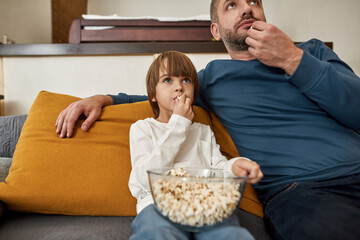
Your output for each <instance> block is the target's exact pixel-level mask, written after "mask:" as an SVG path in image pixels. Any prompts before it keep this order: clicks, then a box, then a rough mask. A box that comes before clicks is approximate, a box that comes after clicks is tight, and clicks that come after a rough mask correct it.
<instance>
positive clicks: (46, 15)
mask: <svg viewBox="0 0 360 240" xmlns="http://www.w3.org/2000/svg"><path fill="white" fill-rule="evenodd" d="M4 35H7V36H8V37H9V38H10V39H12V40H14V41H15V43H18V44H21V43H51V41H52V40H51V0H0V42H3V36H4Z"/></svg>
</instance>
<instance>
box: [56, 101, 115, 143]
mask: <svg viewBox="0 0 360 240" xmlns="http://www.w3.org/2000/svg"><path fill="white" fill-rule="evenodd" d="M111 104H112V98H111V97H110V96H104V95H96V96H92V97H88V98H84V99H82V100H79V101H76V102H74V103H71V104H70V105H69V106H68V107H67V108H66V109H65V110H63V111H62V112H61V113H60V114H59V116H58V118H57V120H56V123H55V127H56V133H57V134H60V138H65V137H71V136H72V134H73V131H74V126H75V123H76V121H77V120H78V119H79V117H80V115H81V114H84V115H85V117H86V120H85V121H84V123H83V124H82V125H81V129H82V130H83V131H87V130H88V129H89V128H90V126H91V125H92V124H93V123H94V122H95V120H96V119H98V118H99V117H100V115H101V110H102V108H103V107H104V106H107V105H111Z"/></svg>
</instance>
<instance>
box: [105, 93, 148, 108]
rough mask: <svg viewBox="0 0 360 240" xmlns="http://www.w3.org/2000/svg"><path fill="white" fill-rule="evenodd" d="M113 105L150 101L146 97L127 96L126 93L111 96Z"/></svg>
mask: <svg viewBox="0 0 360 240" xmlns="http://www.w3.org/2000/svg"><path fill="white" fill-rule="evenodd" d="M109 96H110V97H111V98H112V100H113V104H115V105H116V104H123V103H135V102H142V101H146V100H148V97H147V96H145V95H127V94H126V93H119V94H118V95H109Z"/></svg>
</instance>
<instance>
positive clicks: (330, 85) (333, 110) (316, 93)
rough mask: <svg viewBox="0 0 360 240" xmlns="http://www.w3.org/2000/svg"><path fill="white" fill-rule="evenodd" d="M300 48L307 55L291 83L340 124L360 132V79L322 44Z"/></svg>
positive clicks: (305, 44) (312, 44) (308, 44)
mask: <svg viewBox="0 0 360 240" xmlns="http://www.w3.org/2000/svg"><path fill="white" fill-rule="evenodd" d="M301 48H302V49H304V55H303V57H302V59H301V62H300V64H299V66H298V68H297V69H296V71H295V72H294V73H293V74H292V75H291V76H288V80H289V81H290V82H291V83H293V84H294V85H295V86H296V87H297V88H298V89H299V90H300V91H301V92H302V93H303V94H304V95H306V96H307V97H308V98H310V99H311V100H312V101H314V102H316V103H317V104H318V105H319V106H320V107H321V108H322V109H324V110H325V111H326V112H327V113H328V114H329V115H331V116H332V117H333V118H335V119H336V120H337V121H338V122H340V123H341V124H343V125H345V126H347V127H349V128H351V129H353V130H356V131H359V130H360V111H359V106H360V97H359V96H360V78H359V77H358V76H356V74H355V73H354V72H353V71H352V69H351V68H350V67H349V66H348V65H347V64H346V63H345V62H343V61H342V60H341V59H340V58H339V57H338V56H337V55H336V54H335V53H334V52H333V51H332V50H331V49H329V48H328V47H327V46H326V45H325V44H324V43H323V42H321V41H319V40H316V39H313V40H311V41H308V42H306V43H304V44H302V46H301Z"/></svg>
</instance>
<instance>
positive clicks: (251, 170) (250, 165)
mask: <svg viewBox="0 0 360 240" xmlns="http://www.w3.org/2000/svg"><path fill="white" fill-rule="evenodd" d="M232 171H233V173H234V174H235V175H236V176H239V177H245V176H247V177H248V179H247V181H248V182H249V183H257V182H259V181H260V180H261V179H262V178H263V176H264V174H263V173H262V171H261V170H260V166H259V164H257V163H256V162H254V161H251V160H249V159H247V158H240V159H238V160H236V161H235V162H234V164H233V165H232Z"/></svg>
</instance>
